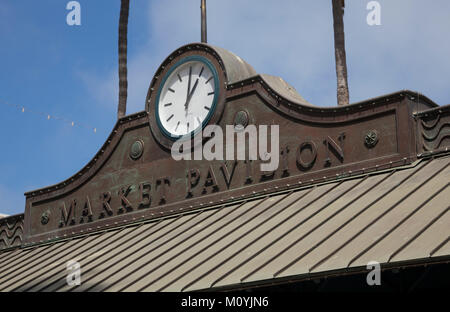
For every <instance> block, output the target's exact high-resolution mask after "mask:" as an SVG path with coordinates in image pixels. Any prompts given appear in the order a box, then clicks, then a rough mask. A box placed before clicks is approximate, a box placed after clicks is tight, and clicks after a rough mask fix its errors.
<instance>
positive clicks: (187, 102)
mask: <svg viewBox="0 0 450 312" xmlns="http://www.w3.org/2000/svg"><path fill="white" fill-rule="evenodd" d="M197 85H198V78H197V80H196V81H195V83H194V86H193V87H192V91H191V92H190V93H189V94H188V97H187V99H186V104H184V107H185V109H186V114H187V109H188V106H189V102H190V101H191V98H192V95H193V94H194V91H195V89H196V88H197Z"/></svg>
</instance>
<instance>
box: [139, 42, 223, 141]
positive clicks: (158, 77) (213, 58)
mask: <svg viewBox="0 0 450 312" xmlns="http://www.w3.org/2000/svg"><path fill="white" fill-rule="evenodd" d="M192 61H195V62H202V63H204V64H205V65H206V66H208V68H209V69H210V71H211V72H212V73H213V76H214V99H213V103H212V105H211V109H210V113H209V114H208V115H207V117H206V118H205V119H204V120H203V121H202V125H201V127H197V129H193V131H191V132H190V133H188V134H186V135H184V136H180V135H178V136H177V135H172V134H171V133H169V132H168V131H167V130H166V129H165V128H164V126H163V125H162V123H161V121H160V119H159V98H160V96H161V92H162V90H163V87H164V84H165V82H166V81H167V78H168V77H169V76H170V75H171V74H172V73H173V72H174V71H176V69H177V68H179V67H180V66H183V64H186V63H187V62H192ZM191 88H192V87H191ZM225 92H226V72H225V69H224V67H223V62H222V61H221V59H220V57H219V56H218V55H217V53H215V52H214V51H213V50H212V49H211V48H209V47H208V46H205V45H199V46H198V49H195V48H193V47H192V46H185V47H184V49H179V50H177V51H175V52H174V53H172V54H171V55H170V56H169V57H168V58H167V59H166V60H165V61H164V62H163V64H162V65H161V66H160V67H159V69H158V71H157V73H156V74H155V76H154V77H153V80H152V82H151V84H150V87H149V90H148V93H147V98H146V110H147V112H148V114H149V123H150V129H151V132H152V134H153V136H154V138H155V139H156V141H157V142H158V143H159V144H160V145H162V146H163V147H165V148H166V149H170V148H171V147H172V145H173V143H174V142H175V141H176V140H192V142H191V144H190V145H191V149H192V148H193V147H194V142H203V141H204V138H202V139H201V140H198V139H197V136H201V135H202V134H201V131H200V130H201V129H203V128H204V127H205V126H206V125H208V124H218V123H219V121H220V119H221V117H222V114H223V110H224V106H225Z"/></svg>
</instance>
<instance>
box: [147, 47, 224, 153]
mask: <svg viewBox="0 0 450 312" xmlns="http://www.w3.org/2000/svg"><path fill="white" fill-rule="evenodd" d="M226 82H227V74H226V71H225V66H224V62H223V60H222V59H221V57H220V56H219V53H217V51H216V50H215V48H213V47H212V46H209V45H206V44H200V43H195V44H189V45H186V46H183V47H181V48H179V49H177V50H176V51H174V52H173V53H172V54H170V55H169V56H168V57H167V58H166V59H165V61H164V62H163V63H162V64H161V66H160V67H159V68H158V70H157V71H156V74H155V75H154V77H153V79H152V82H151V83H150V87H149V90H148V93H147V98H146V111H147V112H148V116H149V126H150V129H151V133H152V134H153V137H154V138H155V140H156V141H157V142H158V143H159V144H160V145H161V146H163V147H165V148H167V149H171V147H172V145H173V144H174V142H175V141H177V140H192V144H191V145H190V147H188V148H189V149H191V148H193V147H194V145H196V144H199V142H204V141H205V140H207V139H208V138H205V137H203V136H202V129H203V128H204V127H206V126H207V125H213V124H218V123H219V122H220V120H221V118H222V114H223V111H224V107H225V97H226ZM199 136H202V138H201V140H198V139H197V137H199ZM186 146H189V145H186Z"/></svg>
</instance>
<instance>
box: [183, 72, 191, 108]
mask: <svg viewBox="0 0 450 312" xmlns="http://www.w3.org/2000/svg"><path fill="white" fill-rule="evenodd" d="M191 76H192V66H189V79H188V87H187V92H186V103H187V101H188V99H189V93H190V91H191ZM184 106H185V107H186V104H185V105H184Z"/></svg>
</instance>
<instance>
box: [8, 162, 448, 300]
mask: <svg viewBox="0 0 450 312" xmlns="http://www.w3.org/2000/svg"><path fill="white" fill-rule="evenodd" d="M449 164H450V157H448V156H446V157H441V158H437V159H434V160H422V161H419V162H418V163H417V164H416V165H415V166H413V167H411V168H408V169H395V170H393V171H390V172H385V173H381V174H370V175H369V174H368V175H365V176H361V177H359V178H353V179H349V180H342V181H338V182H334V183H329V184H322V185H316V186H313V187H309V188H304V189H298V190H295V191H290V192H288V193H284V194H274V195H270V196H267V197H264V198H259V199H256V200H252V201H245V202H240V203H236V204H234V205H231V206H222V207H216V208H211V209H207V210H206V209H205V210H201V211H197V212H194V213H192V212H191V213H189V214H184V215H179V216H176V217H172V218H167V219H162V220H159V221H152V222H150V223H143V224H138V225H135V226H131V227H126V228H121V229H116V230H112V231H108V232H104V233H99V234H90V235H88V236H84V237H79V238H75V239H71V240H68V241H59V242H54V243H52V244H46V245H40V246H35V247H33V248H27V249H14V250H11V251H5V252H2V253H0V290H1V291H12V290H16V291H39V290H41V291H87V290H89V291H187V290H198V289H210V288H211V287H213V288H214V287H223V286H230V285H242V283H250V282H259V281H263V280H273V279H277V278H289V277H293V278H294V277H298V276H302V275H308V274H311V273H320V272H328V271H333V272H336V271H339V270H347V269H349V268H357V267H365V266H366V265H367V263H368V262H369V261H378V262H380V263H396V262H398V263H403V262H404V261H415V260H418V259H429V258H435V257H439V256H449V255H450V242H449V237H450V213H449V196H450V190H449V188H448V186H449V182H450V167H449ZM69 260H75V261H78V262H79V263H80V265H81V281H82V283H81V285H80V286H78V287H70V286H68V285H67V283H66V276H67V271H66V263H67V261H69Z"/></svg>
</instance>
